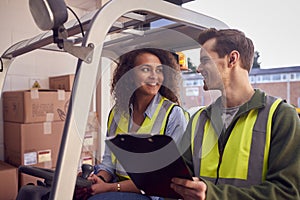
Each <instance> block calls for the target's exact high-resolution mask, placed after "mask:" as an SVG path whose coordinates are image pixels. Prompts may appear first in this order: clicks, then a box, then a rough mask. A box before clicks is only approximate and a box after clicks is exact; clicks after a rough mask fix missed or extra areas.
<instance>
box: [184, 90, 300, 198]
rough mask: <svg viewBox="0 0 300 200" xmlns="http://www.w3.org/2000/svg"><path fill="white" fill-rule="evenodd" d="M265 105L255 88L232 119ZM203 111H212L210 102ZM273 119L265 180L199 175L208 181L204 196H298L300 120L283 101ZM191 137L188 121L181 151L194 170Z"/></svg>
mask: <svg viewBox="0 0 300 200" xmlns="http://www.w3.org/2000/svg"><path fill="white" fill-rule="evenodd" d="M216 102H217V103H218V102H219V101H218V100H217V101H216ZM264 105H265V93H263V92H261V91H260V90H256V91H255V94H254V96H253V97H252V98H251V100H250V101H249V102H247V103H245V104H244V105H242V106H241V107H240V109H239V111H238V113H237V114H236V116H235V117H234V119H233V121H232V123H234V122H235V121H236V120H237V119H238V118H239V117H240V116H242V115H243V113H247V112H249V111H250V110H252V109H259V108H261V107H263V106H264ZM206 112H208V116H210V115H211V113H209V112H211V106H209V107H207V108H206ZM193 117H194V116H192V119H191V120H190V122H192V120H193ZM272 122H273V123H272V130H271V144H270V154H269V160H268V171H267V176H266V181H264V182H262V183H261V184H259V185H252V186H250V187H244V188H243V187H236V186H232V185H225V184H224V185H221V184H217V185H215V184H214V183H212V182H210V181H207V180H204V179H203V178H202V180H203V181H204V182H205V183H206V184H207V196H206V199H208V200H210V199H218V200H219V199H220V200H227V199H228V200H235V199H236V200H247V199H255V200H260V199H261V200H262V199H266V200H270V199H271V200H276V199H282V200H287V199H300V120H299V118H298V115H297V113H296V111H295V109H294V107H292V106H291V105H289V104H287V103H285V102H282V103H280V105H279V106H278V107H277V109H276V111H275V113H274V115H273V120H272ZM229 127H230V125H229ZM225 133H226V132H225ZM229 134H230V133H229ZM190 137H191V123H189V124H188V127H187V130H186V132H185V135H184V137H183V140H182V143H181V145H180V147H181V148H182V149H181V151H182V152H184V158H185V160H186V162H187V164H188V165H189V167H190V169H191V171H192V172H194V169H193V161H192V155H191V149H190V141H191V139H190ZM220 138H221V140H222V139H223V138H227V137H226V135H221V136H220ZM225 141H226V140H225ZM195 145H196V144H195ZM233 156H234V155H233ZM196 170H198V169H196ZM200 178H201V177H200Z"/></svg>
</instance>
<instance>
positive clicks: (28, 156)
mask: <svg viewBox="0 0 300 200" xmlns="http://www.w3.org/2000/svg"><path fill="white" fill-rule="evenodd" d="M35 164H37V153H36V152H28V153H24V165H35Z"/></svg>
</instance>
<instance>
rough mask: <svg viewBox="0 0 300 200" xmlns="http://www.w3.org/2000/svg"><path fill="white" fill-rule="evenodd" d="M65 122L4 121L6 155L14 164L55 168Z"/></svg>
mask: <svg viewBox="0 0 300 200" xmlns="http://www.w3.org/2000/svg"><path fill="white" fill-rule="evenodd" d="M63 128H64V122H43V123H32V124H19V123H12V122H4V157H5V161H6V162H8V163H9V164H11V165H14V166H17V167H18V166H20V165H33V166H37V167H42V168H48V169H51V168H54V167H55V166H56V161H57V157H58V152H59V148H60V143H61V137H62V133H63Z"/></svg>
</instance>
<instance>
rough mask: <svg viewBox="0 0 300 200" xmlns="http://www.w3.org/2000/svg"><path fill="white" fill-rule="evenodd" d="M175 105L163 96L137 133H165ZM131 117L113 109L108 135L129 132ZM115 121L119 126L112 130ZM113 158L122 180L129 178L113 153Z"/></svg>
mask: <svg viewBox="0 0 300 200" xmlns="http://www.w3.org/2000/svg"><path fill="white" fill-rule="evenodd" d="M175 105H176V104H175V103H173V102H171V101H170V100H168V99H167V98H165V97H162V98H161V100H160V102H159V104H158V106H157V107H156V109H155V112H154V114H153V116H152V118H151V119H150V118H149V117H147V116H146V117H145V119H144V121H143V123H142V125H141V126H140V128H139V129H138V131H137V133H155V134H161V135H163V134H165V131H166V124H167V122H168V118H169V114H170V113H171V110H172V108H173V107H174V106H175ZM129 119H130V117H129V116H126V115H124V114H122V115H116V114H115V109H112V111H111V112H110V114H109V118H108V126H107V127H108V135H109V136H113V135H117V134H126V133H128V132H129ZM113 123H115V127H117V128H116V130H111V127H112V124H113ZM111 159H112V163H113V164H115V166H116V174H117V175H118V176H119V178H120V180H124V179H129V176H128V175H127V174H126V173H125V172H124V170H123V168H122V167H121V165H120V163H119V162H117V159H116V157H115V156H114V154H111Z"/></svg>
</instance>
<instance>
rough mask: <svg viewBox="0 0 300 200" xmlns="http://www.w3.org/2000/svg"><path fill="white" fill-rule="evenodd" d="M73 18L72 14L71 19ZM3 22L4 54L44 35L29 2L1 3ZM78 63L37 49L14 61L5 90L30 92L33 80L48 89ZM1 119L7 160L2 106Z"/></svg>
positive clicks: (0, 48) (0, 155)
mask: <svg viewBox="0 0 300 200" xmlns="http://www.w3.org/2000/svg"><path fill="white" fill-rule="evenodd" d="M75 12H76V13H77V14H78V13H80V12H81V13H80V14H79V16H82V15H83V14H85V13H84V11H79V10H75ZM73 18H74V17H73V16H72V15H71V14H70V13H69V19H73ZM0 19H1V20H0V27H1V31H0V38H1V39H0V55H2V54H3V53H4V52H5V50H7V49H8V48H9V47H10V46H11V45H13V44H15V43H17V42H19V41H22V40H24V39H29V38H32V37H34V36H36V35H38V34H40V33H43V31H41V30H40V29H38V27H37V26H36V25H35V23H34V20H33V18H32V16H31V14H30V11H29V5H28V0H25V1H24V0H21V1H20V0H1V1H0ZM76 64H77V59H76V58H75V57H73V56H71V55H69V54H67V53H58V52H53V51H45V50H35V51H33V52H31V53H28V54H25V55H22V56H20V57H17V58H16V59H15V60H14V62H13V63H12V65H11V67H10V68H9V70H8V73H7V77H6V78H5V84H4V88H3V91H9V90H25V89H29V88H30V87H31V84H32V79H38V80H39V82H40V85H41V86H42V88H45V89H47V88H48V87H49V85H48V77H49V76H56V75H61V74H71V73H75V68H76ZM1 101H2V100H1ZM0 116H1V117H0V122H1V123H0V160H4V142H3V122H2V121H3V120H2V106H1V108H0Z"/></svg>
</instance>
